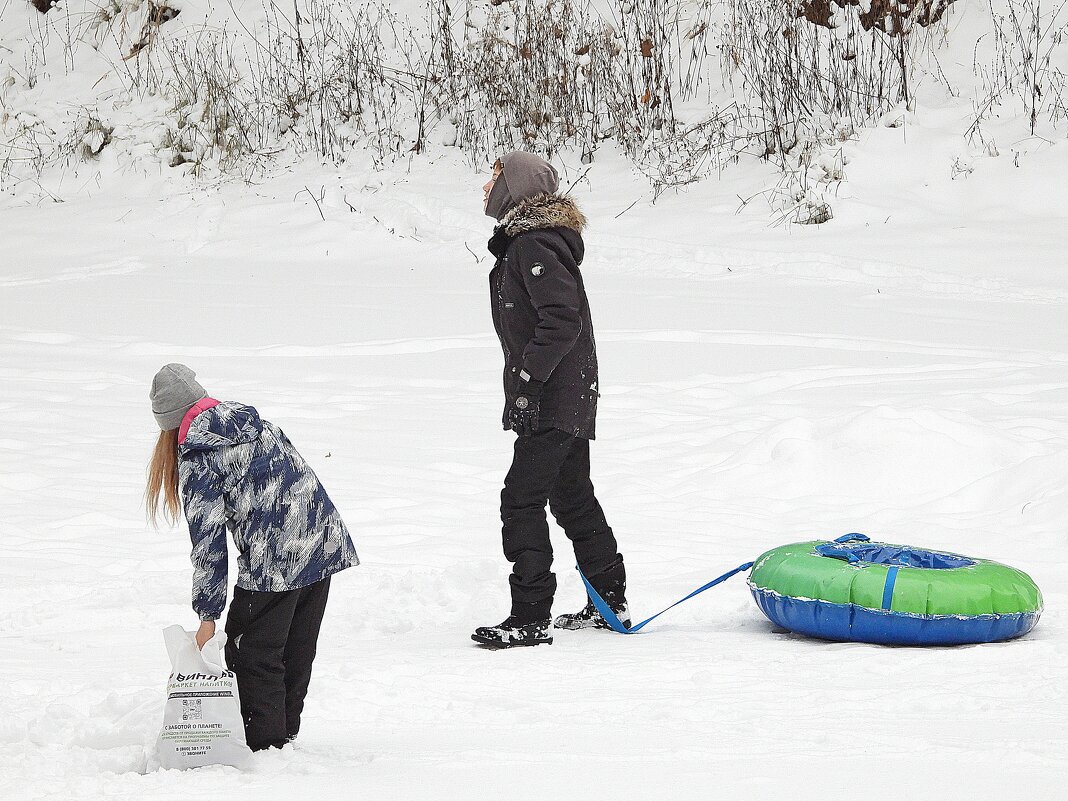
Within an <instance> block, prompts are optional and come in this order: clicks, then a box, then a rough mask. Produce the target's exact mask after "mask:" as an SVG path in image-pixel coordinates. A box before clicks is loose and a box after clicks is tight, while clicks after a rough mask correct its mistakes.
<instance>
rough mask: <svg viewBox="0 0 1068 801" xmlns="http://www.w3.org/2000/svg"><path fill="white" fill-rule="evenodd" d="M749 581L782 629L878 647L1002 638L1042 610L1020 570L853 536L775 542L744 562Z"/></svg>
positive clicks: (1022, 629)
mask: <svg viewBox="0 0 1068 801" xmlns="http://www.w3.org/2000/svg"><path fill="white" fill-rule="evenodd" d="M749 588H750V590H751V591H752V593H753V598H755V599H756V602H757V605H758V606H759V607H760V609H761V611H763V613H764V614H765V615H767V616H768V618H769V619H770V620H771V621H772V622H773V623H776V624H777V625H779V626H782V627H783V628H785V629H789V630H790V631H795V632H797V633H799V634H807V635H809V636H811V637H819V638H821V639H825V640H845V641H852V642H868V643H878V644H882V645H962V644H965V643H982V642H997V641H999V640H1008V639H1011V638H1013V637H1019V636H1021V635H1023V634H1026V633H1027V632H1029V631H1030V630H1031V629H1033V628H1034V627H1035V624H1036V623H1038V618H1039V615H1041V613H1042V593H1041V592H1040V591H1039V589H1038V587H1037V586H1036V585H1035V583H1034V582H1033V581H1032V580H1031V578H1030V576H1028V575H1027V574H1026V573H1023V572H1022V571H1020V570H1016V569H1015V568H1011V567H1008V566H1007V565H1002V564H999V563H997V562H991V561H989V560H986V559H972V558H969V557H966V556H957V555H955V554H949V553H942V552H939V551H930V550H925V549H922V548H911V547H907V546H903V545H889V544H886V543H881V542H871V541H870V540H869V539H868V538H867V537H865V536H864V535H862V534H850V535H848V536H845V537H841V538H839V539H838V540H835V541H833V542H828V541H827V540H817V541H815V542H798V543H794V544H792V545H783V546H782V547H780V548H774V549H772V550H770V551H768V552H767V553H765V554H763V555H761V556H760V558H759V559H757V560H756V562H755V563H754V564H753V570H752V572H751V573H750V574H749Z"/></svg>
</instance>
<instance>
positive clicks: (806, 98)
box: [724, 0, 944, 169]
mask: <svg viewBox="0 0 1068 801" xmlns="http://www.w3.org/2000/svg"><path fill="white" fill-rule="evenodd" d="M932 8H934V6H933V5H932V4H931V3H924V2H916V3H915V4H914V5H913V7H912V9H911V11H910V12H909V14H908V15H907V16H905V15H904V12H902V16H900V17H897V18H895V19H897V22H891V23H890V26H891V30H892V33H891V32H887V31H885V30H883V28H884V27H886V25H887V24H886V23H882V24H874V23H873V22H872V21H871V20H870V18H869V19H868V21H867V22H865V21H862V14H861V11H862V7H861V6H859V5H857V4H855V3H854V2H852V0H848V2H846V0H841V2H839V0H834V2H828V0H783V2H777V3H766V2H764V1H763V0H731V21H730V24H729V26H728V28H727V31H726V32H725V49H724V56H725V58H726V59H727V60H728V61H727V64H726V65H725V67H726V69H727V70H730V69H731V68H735V69H736V70H737V72H738V73H739V75H740V76H741V80H742V83H743V85H744V87H745V88H746V89H747V90H748V92H749V93H750V97H751V98H752V102H754V104H755V106H756V108H757V110H758V113H759V115H760V117H761V118H762V120H763V126H762V127H763V128H764V155H765V156H766V157H768V158H774V159H775V160H776V161H777V162H778V163H779V164H780V166H781V167H782V168H783V169H786V168H787V167H788V166H789V165H788V160H787V159H786V155H787V154H789V153H790V152H791V151H792V150H793V149H794V148H796V147H797V146H798V145H804V144H805V143H807V142H810V141H812V140H819V139H821V138H825V137H827V136H828V135H829V134H830V132H832V131H833V130H834V129H835V128H840V127H842V126H843V125H847V126H849V127H853V128H856V127H861V126H863V125H866V124H869V123H870V122H871V121H873V120H874V119H876V118H878V117H879V116H881V115H882V114H884V113H886V112H887V111H889V110H890V109H892V108H893V107H895V106H896V105H898V104H901V103H904V104H908V103H910V102H911V93H910V81H911V76H912V72H913V68H914V66H913V60H912V54H913V52H912V51H913V47H914V41H913V40H914V38H915V37H916V36H917V35H918V32H919V31H920V30H921V28H922V26H920V25H918V24H916V23H917V21H918V20H923V21H927V20H929V19H932V18H934V17H936V16H938V17H940V16H941V11H937V12H936V11H933V10H932ZM938 8H941V5H939V6H938ZM942 11H944V9H942ZM810 18H814V20H815V21H812V19H810Z"/></svg>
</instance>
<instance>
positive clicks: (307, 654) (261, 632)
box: [226, 577, 330, 751]
mask: <svg viewBox="0 0 1068 801" xmlns="http://www.w3.org/2000/svg"><path fill="white" fill-rule="evenodd" d="M329 594H330V578H329V577H327V578H325V579H323V580H322V581H317V582H316V583H314V584H310V585H308V586H307V587H301V588H300V589H296V590H286V591H284V592H254V591H252V590H243V589H241V588H240V587H235V588H234V597H233V600H232V601H231V602H230V611H229V612H228V613H227V615H226V638H227V639H226V664H227V666H228V667H229V668H230V670H232V671H233V672H234V673H235V674H236V675H237V689H238V693H239V695H240V696H241V716H242V717H243V718H244V720H245V739H246V741H247V742H248V746H249V748H251V749H252V750H253V751H261V750H263V749H264V748H270V747H272V746H274V747H276V748H281V747H282V746H283V745H285V744H286V742H287V741H289V740H291V739H292V738H294V737H296V736H297V732H298V731H300V713H301V711H303V709H304V697H305V696H306V695H307V693H308V683H309V681H310V680H311V672H312V662H313V661H314V659H315V646H316V643H317V642H318V640H319V626H320V624H321V623H322V620H323V612H324V611H325V610H326V599H327V596H328V595H329Z"/></svg>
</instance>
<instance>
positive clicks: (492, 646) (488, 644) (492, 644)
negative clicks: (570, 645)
mask: <svg viewBox="0 0 1068 801" xmlns="http://www.w3.org/2000/svg"><path fill="white" fill-rule="evenodd" d="M471 639H472V640H474V641H475V642H476V643H478V645H479V647H480V648H485V649H486V650H488V651H503V650H504V649H505V648H529V647H531V646H533V645H552V644H553V638H552V637H549V638H548V639H547V640H535V641H534V642H501V641H500V640H494V639H493V638H491V637H479V636H478V635H477V634H472V635H471Z"/></svg>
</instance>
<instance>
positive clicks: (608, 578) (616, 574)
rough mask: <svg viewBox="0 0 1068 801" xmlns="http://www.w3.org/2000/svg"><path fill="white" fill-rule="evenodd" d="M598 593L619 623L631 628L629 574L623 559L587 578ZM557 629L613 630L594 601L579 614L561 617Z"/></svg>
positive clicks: (587, 604) (557, 622)
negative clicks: (628, 599)
mask: <svg viewBox="0 0 1068 801" xmlns="http://www.w3.org/2000/svg"><path fill="white" fill-rule="evenodd" d="M586 578H587V579H588V580H589V582H590V584H592V585H593V588H594V589H595V590H597V593H598V594H599V595H600V596H601V598H603V599H604V602H605V603H606V604H608V608H609V609H611V610H612V611H613V612H614V613H615V615H616V617H618V618H619V622H620V623H622V624H623V625H624V626H625V627H626V628H630V610H629V609H628V608H627V572H626V570H625V568H624V567H623V557H619V558H618V559H617V560H616V562H615V563H614V564H613V565H611V566H610V567H609V568H608V569H607V570H605V571H603V572H601V573H598V574H596V575H594V576H587V577H586ZM554 622H555V624H556V627H557V628H561V629H571V630H574V629H611V628H612V627H611V626H609V625H608V621H606V620H605V619H604V618H603V617H601V613H600V612H598V611H597V608H596V607H595V606H594V605H593V601H592V600H587V601H586V606H585V607H583V608H582V610H581V611H579V612H571V613H568V614H564V615H560V616H559V617H557V618H556V620H555V621H554Z"/></svg>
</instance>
